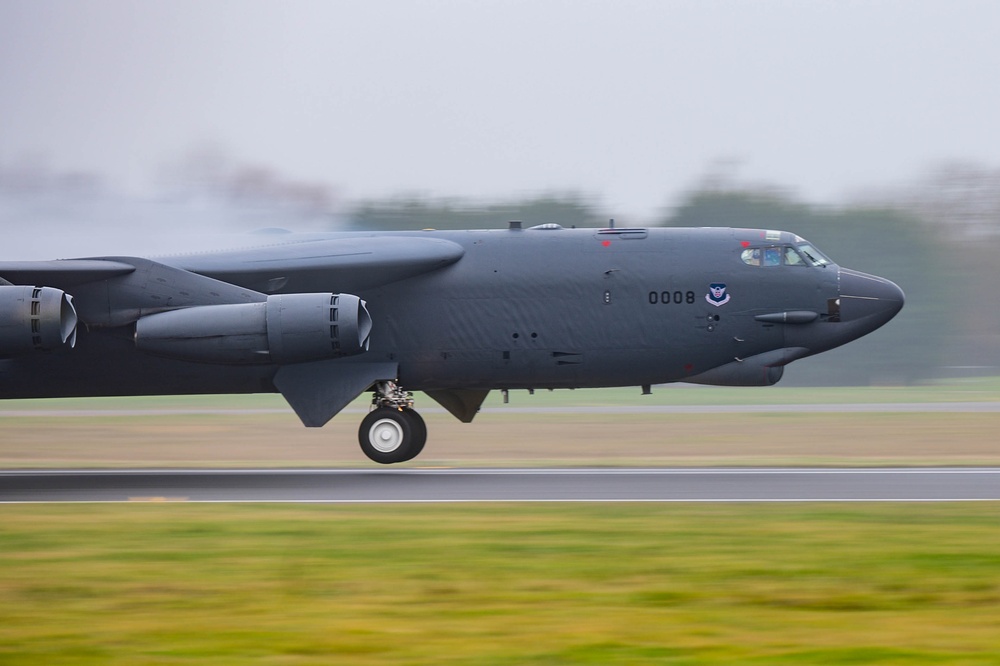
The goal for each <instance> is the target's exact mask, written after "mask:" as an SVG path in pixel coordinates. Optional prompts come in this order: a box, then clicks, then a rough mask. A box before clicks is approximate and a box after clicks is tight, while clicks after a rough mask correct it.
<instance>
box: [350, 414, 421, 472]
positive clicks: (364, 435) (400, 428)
mask: <svg viewBox="0 0 1000 666" xmlns="http://www.w3.org/2000/svg"><path fill="white" fill-rule="evenodd" d="M413 430H414V420H413V419H412V418H410V417H409V416H407V415H406V414H405V413H404V412H402V411H400V410H398V409H392V408H391V407H379V408H378V409H376V410H374V411H371V412H369V413H368V416H366V417H365V418H364V420H362V421H361V427H360V428H358V443H359V444H361V450H362V451H364V452H365V455H366V456H368V457H369V458H371V459H372V460H374V461H375V462H377V463H380V464H382V465H392V464H393V463H400V462H405V461H407V460H409V459H410V458H412V457H413V456H414V455H416V453H412V451H413V443H414V441H416V440H415V438H414V434H415V433H414V432H413ZM426 436H427V435H426V430H425V434H424V437H425V438H426ZM417 453H419V451H417Z"/></svg>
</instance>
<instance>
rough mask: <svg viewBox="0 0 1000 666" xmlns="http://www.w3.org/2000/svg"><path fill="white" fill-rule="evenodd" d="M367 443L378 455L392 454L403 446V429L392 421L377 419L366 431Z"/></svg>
mask: <svg viewBox="0 0 1000 666" xmlns="http://www.w3.org/2000/svg"><path fill="white" fill-rule="evenodd" d="M368 442H369V443H370V444H371V445H372V448H373V449H375V450H376V451H378V452H379V453H392V452H393V451H395V450H396V449H398V448H399V447H400V446H402V444H403V428H402V426H400V425H399V424H398V423H396V422H395V421H393V420H392V419H379V420H378V421H376V422H375V423H373V424H372V427H371V428H370V429H369V430H368Z"/></svg>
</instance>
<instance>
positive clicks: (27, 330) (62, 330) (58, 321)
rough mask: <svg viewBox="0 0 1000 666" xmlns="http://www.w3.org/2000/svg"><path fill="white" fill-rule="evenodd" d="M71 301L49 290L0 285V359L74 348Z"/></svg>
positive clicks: (75, 318) (48, 288)
mask: <svg viewBox="0 0 1000 666" xmlns="http://www.w3.org/2000/svg"><path fill="white" fill-rule="evenodd" d="M76 324H77V316H76V309H75V308H74V307H73V297H72V296H70V295H69V294H67V293H66V292H64V291H61V290H59V289H55V288H53V287H30V286H24V285H10V284H8V285H0V356H11V355H14V354H23V353H27V352H32V351H48V350H51V349H57V348H59V347H62V346H67V347H72V346H74V345H75V344H76Z"/></svg>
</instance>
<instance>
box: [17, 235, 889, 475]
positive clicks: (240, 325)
mask: <svg viewBox="0 0 1000 666" xmlns="http://www.w3.org/2000/svg"><path fill="white" fill-rule="evenodd" d="M902 306H903V292H902V291H901V290H900V289H899V287H897V286H896V285H895V284H893V283H892V282H890V281H889V280H885V279H883V278H880V277H875V276H872V275H867V274H865V273H859V272H856V271H852V270H848V269H846V268H840V267H839V266H837V265H836V264H834V263H833V262H832V261H831V260H830V259H828V258H827V257H826V256H824V255H823V254H822V253H820V252H819V250H817V249H816V248H815V247H814V246H813V245H811V244H810V243H808V242H806V241H805V240H803V239H802V238H799V237H798V236H796V235H794V234H791V233H787V232H781V231H769V230H762V229H730V228H704V229H679V228H665V229H640V228H607V229H565V228H562V227H560V226H559V225H552V224H545V225H541V226H536V227H531V228H529V229H522V228H521V225H520V223H516V222H512V223H510V225H509V228H507V229H494V230H482V231H450V232H446V231H414V232H375V233H358V232H355V233H346V232H345V233H331V234H322V235H319V234H310V235H299V234H284V235H273V236H269V237H268V241H267V243H266V244H263V245H262V246H260V247H255V248H253V249H242V250H234V251H224V252H216V253H209V254H192V255H185V256H172V257H166V258H158V259H156V260H151V259H142V258H137V257H97V258H88V259H69V260H58V261H40V262H0V397H2V398H35V397H65V396H104V395H167V394H206V393H259V392H275V391H277V392H280V393H281V394H282V395H283V396H284V397H285V399H286V400H287V401H288V403H289V404H290V405H291V407H292V409H293V410H295V413H296V414H297V415H298V416H299V418H300V419H301V420H302V422H303V423H304V424H305V425H306V426H311V427H318V426H322V425H323V424H325V423H326V422H327V421H329V420H330V419H331V418H333V416H334V415H336V414H337V413H338V412H339V411H340V410H341V409H343V408H344V407H345V406H346V405H347V404H348V403H349V402H351V401H352V400H354V399H355V398H356V397H357V396H359V395H360V394H361V393H363V392H365V391H367V390H372V391H373V394H374V398H373V403H372V404H373V409H372V410H371V412H370V413H369V414H368V415H367V416H366V417H365V418H364V420H363V421H362V423H361V428H360V431H359V441H360V444H361V448H362V450H363V451H364V453H365V454H366V455H367V456H368V457H369V458H371V459H372V460H374V461H376V462H379V463H398V462H403V461H406V460H410V459H412V458H413V457H414V456H416V455H417V454H419V453H420V451H421V449H422V448H423V446H424V443H425V441H426V439H427V429H426V426H425V425H424V421H423V419H422V418H421V417H420V415H419V414H418V413H417V412H416V411H414V409H413V398H412V393H411V392H412V391H416V390H419V391H423V392H424V393H426V394H427V395H429V396H430V397H431V398H433V399H434V400H436V401H437V402H439V403H440V404H441V405H442V406H444V407H445V409H447V410H448V411H449V412H451V413H452V414H453V415H455V416H456V417H457V418H459V419H460V420H462V421H464V422H470V421H472V419H473V417H474V416H475V414H476V412H477V411H478V410H479V406H480V405H481V404H482V402H483V400H484V399H485V398H486V395H487V393H489V391H490V390H494V389H500V390H504V391H506V390H509V389H544V388H549V389H554V388H583V387H599V386H641V387H643V390H644V391H647V392H648V390H649V386H650V385H652V384H662V383H667V382H695V383H701V384H716V385H726V386H766V385H771V384H774V383H775V382H777V381H778V380H779V379H780V378H781V376H782V372H783V370H784V366H785V365H786V364H788V363H790V362H791V361H794V360H796V359H800V358H804V357H806V356H811V355H813V354H818V353H820V352H823V351H826V350H828V349H832V348H834V347H837V346H839V345H842V344H845V343H847V342H849V341H851V340H854V339H855V338H859V337H861V336H863V335H866V334H867V333H870V332H872V331H874V330H875V329H877V328H878V327H880V326H882V325H883V324H885V323H886V322H888V321H889V320H890V319H892V318H893V316H895V315H896V313H897V312H899V310H900V309H901V308H902Z"/></svg>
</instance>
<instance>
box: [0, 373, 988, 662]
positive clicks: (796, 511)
mask: <svg viewBox="0 0 1000 666" xmlns="http://www.w3.org/2000/svg"><path fill="white" fill-rule="evenodd" d="M636 393H637V391H636V390H634V389H630V390H608V391H575V392H556V393H553V394H548V393H541V392H539V393H538V394H536V395H535V396H530V397H529V396H528V395H527V394H526V393H523V392H521V393H516V394H512V396H511V402H512V405H511V406H512V407H522V406H527V407H556V408H558V407H561V406H586V405H623V406H624V405H633V404H639V405H642V404H648V405H655V404H668V405H669V404H684V405H709V406H711V405H718V404H768V403H770V404H844V403H865V404H873V403H897V402H911V403H925V402H997V401H1000V382H998V381H996V380H989V381H974V382H962V383H955V384H951V385H947V386H933V387H909V388H866V389H808V390H802V389H783V388H773V389H763V390H756V389H749V390H740V389H709V388H691V389H684V388H669V389H658V390H655V392H654V395H652V396H644V397H639V396H638V395H636ZM421 404H422V405H423V406H428V405H431V404H432V403H431V402H430V401H429V400H426V399H424V400H422V401H421ZM487 405H488V407H490V409H488V410H487V411H485V412H484V413H483V414H481V415H480V416H478V417H477V419H476V421H475V422H474V423H473V424H470V425H466V424H461V423H459V422H457V421H456V420H455V419H453V418H452V417H451V416H449V415H447V414H443V413H440V412H439V411H435V410H432V409H426V410H425V411H424V414H425V417H426V418H427V421H428V427H429V430H430V433H431V440H430V442H429V443H428V446H427V449H426V450H425V452H424V454H423V455H422V456H421V457H420V458H419V459H417V460H416V461H414V462H413V463H411V465H414V466H421V465H429V466H434V465H466V466H470V465H541V464H550V463H551V464H559V465H591V464H593V465H632V464H635V465H640V464H642V465H644V464H651V465H694V464H698V465H751V464H757V465H781V464H793V465H800V464H801V465H824V464H830V465H841V464H843V465H886V464H889V465H920V464H990V465H997V464H1000V446H998V445H997V439H998V437H997V432H1000V413H995V412H994V413H969V412H955V413H934V412H926V413H892V412H888V411H886V412H874V413H818V412H805V413H790V412H788V413H782V412H778V413H749V414H747V413H744V414H721V413H712V412H709V413H705V414H650V413H642V414H600V415H593V414H587V413H585V412H584V413H566V412H562V413H560V412H545V413H523V412H515V411H513V410H509V411H507V412H505V411H504V407H503V406H502V405H500V404H499V396H497V395H493V396H491V397H490V401H489V402H488V403H487ZM162 410H171V411H169V412H164V411H162ZM233 410H237V411H233ZM243 410H249V411H243ZM364 410H365V404H364V401H363V400H362V401H359V402H357V403H355V405H354V406H352V409H351V411H350V412H349V413H346V414H343V415H341V416H338V417H337V418H336V419H334V420H333V421H332V422H331V423H330V424H329V425H327V426H326V427H324V428H322V429H318V430H317V429H306V428H303V427H302V426H301V425H300V424H299V422H298V420H297V419H296V418H295V416H294V415H293V414H292V413H291V412H290V410H288V409H287V407H286V406H285V405H284V403H283V401H282V400H281V398H280V396H269V395H265V396H221V397H218V396H215V397H208V398H206V397H171V398H138V399H135V398H133V399H110V398H109V399H88V400H58V401H9V402H0V468H17V467H63V466H68V467H112V466H212V465H232V466H258V465H267V466H281V465H303V466H306V465H315V466H330V465H336V466H352V465H356V466H367V467H370V466H372V465H371V463H369V462H368V461H367V460H366V459H365V458H363V457H362V455H361V453H360V451H359V449H358V447H357V443H356V428H357V423H358V421H359V420H360V415H361V413H363V411H364ZM0 600H2V601H3V603H2V604H0V664H4V665H6V664H12V665H13V664H31V665H36V664H46V665H48V664H54V665H59V664H111V665H118V664H122V665H124V664H129V665H132V664H138V665H147V664H157V665H159V664H163V665H174V664H193V663H199V664H200V663H212V664H234V665H235V664H265V665H267V664H280V665H286V664H287V665H296V666H297V665H299V664H331V663H337V664H360V665H369V664H371V665H375V664H487V665H489V664H494V665H496V664H709V665H711V664H735V663H738V664H796V665H797V664H998V663H1000V503H958V504H943V503H942V504H933V503H914V504H845V505H833V504H713V505H704V504H664V505H653V504H615V505H600V504H574V505H548V504H502V503H497V504H484V505H419V506H403V505H387V506H371V505H365V506H340V505H338V506H332V505H331V506H291V505H265V504H259V505H191V504H185V503H142V504H131V505H91V504H79V505H44V506H33V505H5V506H0Z"/></svg>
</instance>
